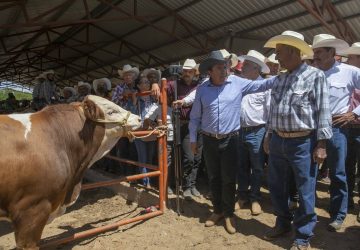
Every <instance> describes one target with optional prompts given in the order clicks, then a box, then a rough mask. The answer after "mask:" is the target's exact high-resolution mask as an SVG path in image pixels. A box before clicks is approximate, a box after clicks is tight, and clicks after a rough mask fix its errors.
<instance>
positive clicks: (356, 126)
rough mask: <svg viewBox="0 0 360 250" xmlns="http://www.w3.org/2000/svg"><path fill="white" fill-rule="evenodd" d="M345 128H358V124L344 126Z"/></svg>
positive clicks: (359, 125) (359, 126)
mask: <svg viewBox="0 0 360 250" xmlns="http://www.w3.org/2000/svg"><path fill="white" fill-rule="evenodd" d="M344 127H345V128H360V124H346V125H345V126H344Z"/></svg>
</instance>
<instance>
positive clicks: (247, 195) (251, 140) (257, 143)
mask: <svg viewBox="0 0 360 250" xmlns="http://www.w3.org/2000/svg"><path fill="white" fill-rule="evenodd" d="M264 135H265V127H257V128H254V129H253V130H249V131H246V129H245V128H243V129H240V135H239V162H238V163H239V164H238V174H237V184H238V190H237V191H238V198H239V199H241V200H250V201H251V202H253V201H259V200H260V198H261V194H260V188H261V181H262V176H263V172H264V170H263V169H264V162H265V155H264V149H263V147H262V142H263V139H264ZM249 186H250V192H249V190H248V189H249Z"/></svg>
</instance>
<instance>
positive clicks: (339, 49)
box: [312, 34, 349, 54]
mask: <svg viewBox="0 0 360 250" xmlns="http://www.w3.org/2000/svg"><path fill="white" fill-rule="evenodd" d="M325 47H329V48H335V50H336V53H337V54H339V53H343V52H344V51H345V50H347V49H348V48H349V44H348V43H347V42H345V41H344V40H341V39H338V38H336V37H335V36H333V35H329V34H319V35H316V36H314V39H313V44H312V48H313V49H317V48H325Z"/></svg>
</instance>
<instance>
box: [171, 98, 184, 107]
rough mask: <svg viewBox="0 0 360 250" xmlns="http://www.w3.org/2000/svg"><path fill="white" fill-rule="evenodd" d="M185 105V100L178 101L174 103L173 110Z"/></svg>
mask: <svg viewBox="0 0 360 250" xmlns="http://www.w3.org/2000/svg"><path fill="white" fill-rule="evenodd" d="M183 105H184V100H177V101H174V102H173V103H172V106H173V108H181V107H182V106H183Z"/></svg>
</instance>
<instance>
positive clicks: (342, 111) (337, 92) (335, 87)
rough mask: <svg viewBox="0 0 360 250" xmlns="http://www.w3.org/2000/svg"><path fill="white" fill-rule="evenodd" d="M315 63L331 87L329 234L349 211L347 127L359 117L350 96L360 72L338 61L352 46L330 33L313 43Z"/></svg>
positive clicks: (358, 83)
mask: <svg viewBox="0 0 360 250" xmlns="http://www.w3.org/2000/svg"><path fill="white" fill-rule="evenodd" d="M312 47H313V50H314V63H315V64H316V65H317V67H318V68H319V69H321V70H323V71H324V73H325V76H326V78H327V81H328V83H329V85H330V94H329V98H330V111H331V115H332V127H333V128H332V132H333V137H332V138H331V139H330V140H328V141H327V155H328V159H327V165H328V167H329V170H330V180H331V184H330V223H329V225H328V230H329V231H337V230H339V229H340V228H341V225H342V223H343V222H344V219H345V217H346V214H347V209H348V187H347V183H346V174H345V159H346V155H347V136H348V128H346V125H347V124H348V123H349V122H352V121H354V120H355V119H356V118H357V117H358V116H359V115H360V107H357V108H356V109H354V110H353V111H349V107H350V98H351V94H352V93H353V91H354V90H355V89H360V69H358V68H356V67H353V66H351V65H347V64H344V63H340V62H337V61H335V59H334V57H335V55H336V54H340V53H342V52H344V50H346V49H347V48H348V47H349V45H348V44H347V43H346V42H345V41H343V40H340V39H337V38H335V37H334V36H332V35H328V34H319V35H316V36H315V37H314V40H313V46H312Z"/></svg>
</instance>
